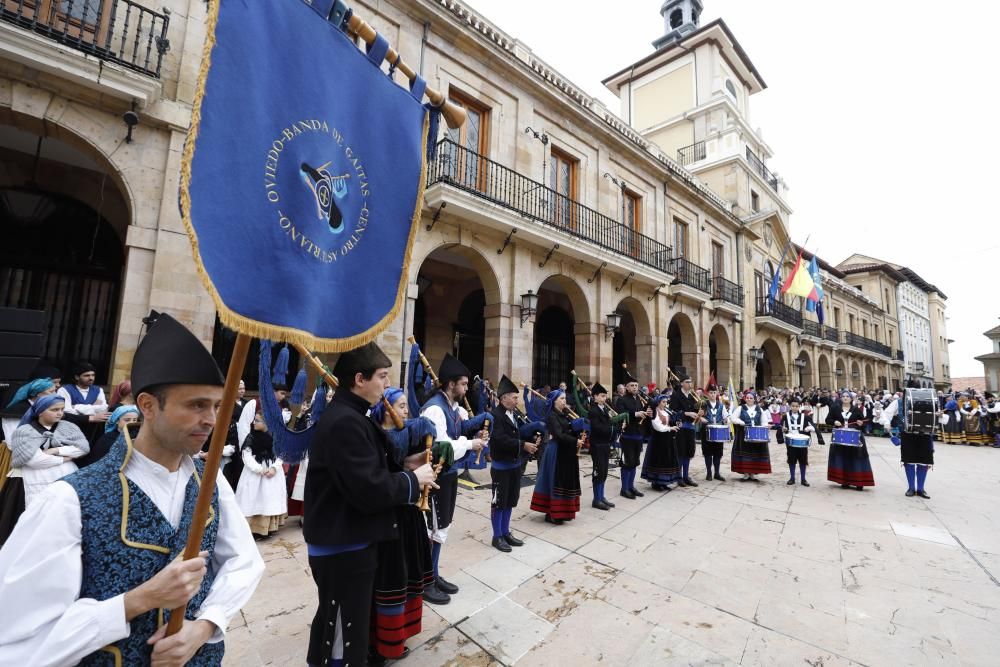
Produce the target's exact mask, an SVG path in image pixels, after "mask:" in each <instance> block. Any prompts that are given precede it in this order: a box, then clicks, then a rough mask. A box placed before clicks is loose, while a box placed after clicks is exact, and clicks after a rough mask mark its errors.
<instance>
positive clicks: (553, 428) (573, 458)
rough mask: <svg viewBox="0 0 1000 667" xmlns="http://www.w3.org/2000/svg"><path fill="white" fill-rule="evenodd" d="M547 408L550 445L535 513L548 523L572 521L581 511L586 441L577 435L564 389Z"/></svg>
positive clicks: (554, 394) (541, 465)
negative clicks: (581, 450) (581, 458)
mask: <svg viewBox="0 0 1000 667" xmlns="http://www.w3.org/2000/svg"><path fill="white" fill-rule="evenodd" d="M545 407H546V409H547V411H548V417H547V418H546V424H547V426H548V429H549V438H550V439H549V442H548V444H547V445H546V446H545V451H544V452H543V454H542V460H541V461H540V462H539V466H538V477H537V479H536V482H535V492H534V493H533V494H532V496H531V509H532V510H534V511H535V512H541V513H543V514H544V515H545V520H546V521H547V522H548V523H554V524H561V523H562V522H563V521H571V520H573V519H575V518H576V513H577V512H579V511H580V463H579V460H578V458H577V449H578V448H579V447H582V446H583V440H584V438H583V437H582V436H580V437H577V436H576V435H574V434H573V427H572V424H571V422H570V418H569V415H567V414H566V394H565V392H563V391H562V390H561V389H555V390H553V391H551V392H549V394H548V396H547V397H546V401H545Z"/></svg>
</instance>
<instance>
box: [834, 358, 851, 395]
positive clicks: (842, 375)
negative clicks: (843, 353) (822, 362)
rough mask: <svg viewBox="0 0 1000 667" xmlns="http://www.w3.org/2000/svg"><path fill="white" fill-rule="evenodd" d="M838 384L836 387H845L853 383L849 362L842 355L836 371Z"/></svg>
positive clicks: (838, 360)
mask: <svg viewBox="0 0 1000 667" xmlns="http://www.w3.org/2000/svg"><path fill="white" fill-rule="evenodd" d="M835 377H836V380H837V385H836V387H835V388H836V389H843V388H844V387H846V386H848V385H849V384H850V383H851V376H850V375H849V374H848V372H847V363H846V362H845V361H844V359H843V358H842V357H839V358H838V359H837V372H836V375H835Z"/></svg>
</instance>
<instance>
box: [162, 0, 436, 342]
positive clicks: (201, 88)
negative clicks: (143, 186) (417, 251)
mask: <svg viewBox="0 0 1000 667" xmlns="http://www.w3.org/2000/svg"><path fill="white" fill-rule="evenodd" d="M221 4H222V3H221V2H220V1H219V0H216V1H215V2H212V3H209V10H208V21H207V22H206V35H205V46H204V48H203V50H202V56H201V68H200V69H199V71H198V87H197V89H196V90H195V98H194V106H193V108H192V110H191V127H190V128H189V129H188V134H187V138H186V140H185V141H184V155H183V158H182V160H181V180H180V205H181V218H182V220H183V222H184V229H185V231H187V235H188V240H190V241H191V253H192V255H193V257H194V263H195V266H196V267H197V268H198V276H199V277H200V278H201V282H202V284H204V285H205V289H206V290H208V293H209V294H210V295H211V297H212V301H213V302H215V308H216V310H217V311H218V314H219V320H221V321H222V323H223V324H224V325H226V326H227V327H229V328H230V329H232V330H233V331H236V332H238V333H242V334H246V335H248V336H252V337H253V338H267V339H270V340H273V341H280V342H283V343H289V344H292V345H301V346H302V347H305V348H307V349H312V350H316V351H317V352H346V351H347V350H353V349H354V348H357V347H361V346H362V345H365V344H367V343H370V342H372V341H373V340H375V338H377V337H378V336H379V334H381V333H382V332H383V331H385V330H386V329H387V328H388V327H389V325H390V324H392V322H393V320H395V319H396V317H397V316H398V315H399V313H400V311H401V310H402V308H403V304H404V303H405V300H406V285H407V280H408V277H409V273H410V257H411V254H412V251H413V241H414V239H415V238H416V231H417V227H418V224H417V223H418V222H419V221H420V216H421V213H422V211H423V207H424V183H425V182H426V178H427V129H428V127H429V124H430V112H427V111H425V112H424V127H423V137H422V140H421V146H420V177H419V178H420V180H419V181H418V183H417V201H416V206H415V208H414V211H413V217H412V218H411V220H410V234H409V237H408V238H407V240H406V251H405V253H404V254H403V270H402V273H401V274H400V279H399V287H398V288H397V290H396V301H395V303H394V304H393V306H392V308H391V309H390V310H389V312H388V313H387V314H386V315H385V317H383V318H382V319H381V320H379V321H378V322H376V323H375V324H374V325H373V326H372V327H371V328H369V329H368V331H366V332H364V333H361V334H357V335H355V336H350V337H349V338H320V337H317V336H315V335H313V334H311V333H309V332H308V331H303V330H302V329H296V328H293V327H285V326H280V325H276V324H268V323H266V322H259V321H257V320H253V319H250V318H249V317H246V316H244V315H240V314H239V313H237V312H234V311H233V310H232V309H230V308H229V307H228V306H226V304H225V303H224V302H223V300H222V297H221V296H220V295H219V292H218V291H217V290H216V289H215V285H214V284H213V283H212V279H211V278H210V277H209V275H208V271H207V270H206V269H205V265H204V264H203V263H202V261H201V251H200V250H199V246H198V235H197V234H196V233H195V230H194V226H193V225H192V224H191V193H190V187H191V162H192V160H193V159H194V147H195V143H196V142H197V140H198V132H199V129H200V127H201V103H202V100H203V99H204V97H205V85H206V82H207V80H208V70H209V68H210V66H211V62H212V51H213V50H214V49H215V44H216V39H215V29H216V26H217V25H218V22H219V6H220V5H221Z"/></svg>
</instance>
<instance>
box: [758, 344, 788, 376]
mask: <svg viewBox="0 0 1000 667" xmlns="http://www.w3.org/2000/svg"><path fill="white" fill-rule="evenodd" d="M760 349H761V350H763V351H764V358H763V359H760V360H758V361H757V377H756V382H755V386H756V388H757V389H763V388H764V387H770V386H773V387H787V386H788V382H789V378H788V375H787V370H786V369H787V365H786V364H785V355H784V354H782V352H781V346H780V345H778V344H777V343H776V342H775V341H774V339H773V338H768V339H766V340H764V342H763V343H762V344H761V346H760Z"/></svg>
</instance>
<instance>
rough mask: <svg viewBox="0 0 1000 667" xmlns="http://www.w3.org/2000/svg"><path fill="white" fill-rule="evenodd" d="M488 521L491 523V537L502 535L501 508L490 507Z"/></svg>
mask: <svg viewBox="0 0 1000 667" xmlns="http://www.w3.org/2000/svg"><path fill="white" fill-rule="evenodd" d="M490 523H492V524H493V537H500V536H501V535H503V510H498V509H496V508H495V507H494V508H492V509H491V510H490Z"/></svg>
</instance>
